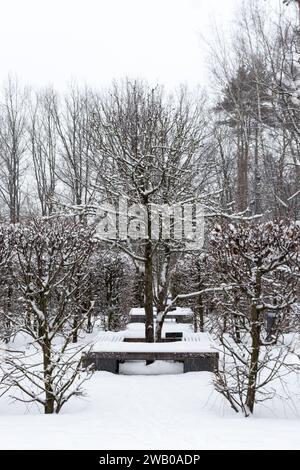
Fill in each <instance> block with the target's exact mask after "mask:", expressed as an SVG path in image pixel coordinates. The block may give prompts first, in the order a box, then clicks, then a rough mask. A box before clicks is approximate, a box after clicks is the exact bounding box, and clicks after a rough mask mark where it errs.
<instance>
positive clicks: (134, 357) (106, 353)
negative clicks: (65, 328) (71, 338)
mask: <svg viewBox="0 0 300 470" xmlns="http://www.w3.org/2000/svg"><path fill="white" fill-rule="evenodd" d="M114 344H115V347H114V348H113V347H111V346H110V347H108V348H105V344H103V345H102V350H101V349H100V348H101V346H100V345H99V350H93V351H91V352H88V353H85V354H84V355H83V358H82V364H83V367H88V366H91V365H92V366H93V367H94V369H95V370H97V371H100V370H101V371H107V372H112V373H114V374H117V373H118V372H119V363H123V362H126V361H147V362H151V361H152V362H153V361H176V362H177V361H178V362H183V372H195V371H209V372H213V371H215V370H217V368H218V359H219V354H218V353H217V352H215V351H212V350H209V348H207V350H205V349H204V350H201V349H200V350H199V351H197V350H193V348H191V347H189V343H187V342H186V343H183V342H179V343H178V342H176V343H175V342H174V343H173V344H172V347H174V350H171V349H169V348H168V346H170V343H140V344H137V343H135V344H134V343H118V344H117V343H114ZM178 344H179V345H180V346H181V347H180V349H179V348H178V347H177V348H176V346H174V345H178ZM194 344H195V343H194ZM106 345H107V343H106ZM117 346H120V347H119V348H118V347H117Z"/></svg>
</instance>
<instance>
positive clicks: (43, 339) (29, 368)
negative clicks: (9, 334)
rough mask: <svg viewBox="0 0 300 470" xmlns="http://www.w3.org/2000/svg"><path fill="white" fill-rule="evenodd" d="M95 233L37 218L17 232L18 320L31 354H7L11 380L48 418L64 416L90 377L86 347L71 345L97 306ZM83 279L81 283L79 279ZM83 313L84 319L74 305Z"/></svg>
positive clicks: (15, 276) (73, 225) (69, 224)
mask: <svg viewBox="0 0 300 470" xmlns="http://www.w3.org/2000/svg"><path fill="white" fill-rule="evenodd" d="M91 235H92V234H91V232H90V231H89V230H88V229H86V228H84V227H83V226H82V225H80V224H76V223H70V222H62V221H60V220H56V221H45V220H34V221H32V222H30V223H29V224H27V225H22V226H19V227H17V228H16V230H15V256H16V259H17V262H18V266H19V269H16V271H15V272H14V280H15V284H16V286H17V289H18V291H19V295H20V302H21V304H22V306H23V311H24V315H22V316H20V317H19V318H17V319H14V318H13V319H12V321H14V322H15V324H16V326H17V328H18V330H19V331H21V332H23V333H25V334H26V336H27V337H29V338H31V346H32V348H31V349H30V353H29V354H26V355H25V356H24V357H23V356H22V355H14V356H7V357H6V359H5V365H4V367H5V377H6V379H5V382H6V385H7V386H9V387H11V386H14V387H18V388H19V389H21V391H22V392H23V394H25V396H26V397H27V398H24V399H22V401H28V402H32V401H35V402H38V403H40V404H41V405H43V407H44V411H45V413H46V414H51V413H54V412H55V413H59V411H60V410H61V408H62V406H63V405H64V404H65V403H66V402H67V401H68V400H69V398H70V397H72V396H74V395H78V394H79V393H81V385H82V383H83V382H84V380H86V379H87V378H88V377H89V373H88V372H87V373H84V372H83V371H82V367H81V358H80V356H81V355H80V351H81V350H82V348H83V346H81V347H78V346H76V347H74V346H71V343H72V340H73V337H74V333H76V334H77V332H78V331H79V330H80V328H81V327H82V325H83V323H84V322H85V321H86V319H87V316H88V315H89V312H90V310H91V309H92V308H93V303H91V304H90V305H89V307H88V308H86V305H84V301H85V292H84V288H83V287H84V285H85V279H86V277H87V276H88V272H89V271H88V269H89V267H88V261H89V257H90V254H91V252H92V247H93V242H92V236H91ZM78 278H80V280H81V282H80V283H78V282H77V280H78ZM75 304H76V306H77V310H80V312H81V315H80V316H78V314H77V312H76V311H75V316H76V322H74V318H75V317H74V305H75Z"/></svg>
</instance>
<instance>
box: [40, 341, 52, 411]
mask: <svg viewBox="0 0 300 470" xmlns="http://www.w3.org/2000/svg"><path fill="white" fill-rule="evenodd" d="M42 350H43V365H44V387H45V395H46V400H45V404H44V411H45V414H53V413H54V395H53V388H52V371H51V368H50V366H51V343H50V341H49V340H48V339H47V338H44V340H43V346H42Z"/></svg>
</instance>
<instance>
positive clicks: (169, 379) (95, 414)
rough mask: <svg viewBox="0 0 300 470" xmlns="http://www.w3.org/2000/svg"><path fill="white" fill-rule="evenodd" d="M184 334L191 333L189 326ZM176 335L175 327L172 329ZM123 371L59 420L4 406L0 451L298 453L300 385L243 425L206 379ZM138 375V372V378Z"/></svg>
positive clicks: (160, 367)
mask: <svg viewBox="0 0 300 470" xmlns="http://www.w3.org/2000/svg"><path fill="white" fill-rule="evenodd" d="M185 327H186V326H185ZM174 328H175V326H174ZM134 366H135V367H134ZM168 366H169V365H168V364H167V363H159V362H158V363H155V364H153V365H151V366H148V367H147V373H148V374H149V372H150V371H151V373H153V374H161V373H163V374H165V373H166V372H168V373H169V374H170V372H171V373H173V375H126V374H128V373H132V372H136V373H139V374H141V373H143V368H144V366H143V365H142V364H140V363H139V364H127V365H126V364H125V365H124V366H122V367H123V370H122V374H120V375H114V374H110V373H107V372H96V373H95V374H94V376H93V377H92V379H91V380H90V382H88V383H87V384H86V391H87V396H86V398H84V399H73V400H72V401H71V402H70V403H69V404H67V405H66V406H65V408H64V409H63V411H62V413H61V414H60V415H55V416H49V415H48V416H45V415H43V414H41V411H40V410H39V409H38V408H37V407H36V406H34V405H30V406H29V407H27V408H25V405H24V404H22V403H19V402H14V403H10V401H9V398H8V397H2V398H1V399H0V447H1V448H2V449H176V448H180V449H284V448H286V449H288V448H290V449H300V438H299V435H300V405H299V402H300V398H299V394H300V384H299V383H297V382H296V381H295V383H292V384H290V385H291V390H292V391H293V398H291V399H290V400H288V401H287V400H281V399H279V398H277V399H276V400H275V399H274V400H273V401H271V402H266V403H265V404H262V405H260V406H258V407H257V411H256V414H255V416H254V417H251V418H247V419H245V418H244V417H243V416H242V415H237V414H236V413H235V412H234V411H232V410H231V409H230V408H229V406H228V404H227V402H225V401H224V400H223V399H222V397H221V396H219V395H218V394H217V393H216V392H215V391H214V390H213V387H212V385H211V379H212V376H211V374H210V373H208V372H193V373H188V374H180V369H179V368H180V365H178V364H175V365H174V364H173V365H172V366H171V367H170V366H169V367H168ZM133 368H134V370H133Z"/></svg>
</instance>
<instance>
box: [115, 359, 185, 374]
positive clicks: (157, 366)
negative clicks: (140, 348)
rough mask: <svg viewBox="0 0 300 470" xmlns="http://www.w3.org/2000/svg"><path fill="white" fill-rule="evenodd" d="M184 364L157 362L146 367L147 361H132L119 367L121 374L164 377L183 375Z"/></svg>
mask: <svg viewBox="0 0 300 470" xmlns="http://www.w3.org/2000/svg"><path fill="white" fill-rule="evenodd" d="M182 373H183V363H182V362H168V361H155V362H154V363H153V364H151V365H149V366H146V364H145V361H130V362H125V363H123V364H122V363H121V364H120V365H119V374H125V375H162V374H182Z"/></svg>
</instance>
